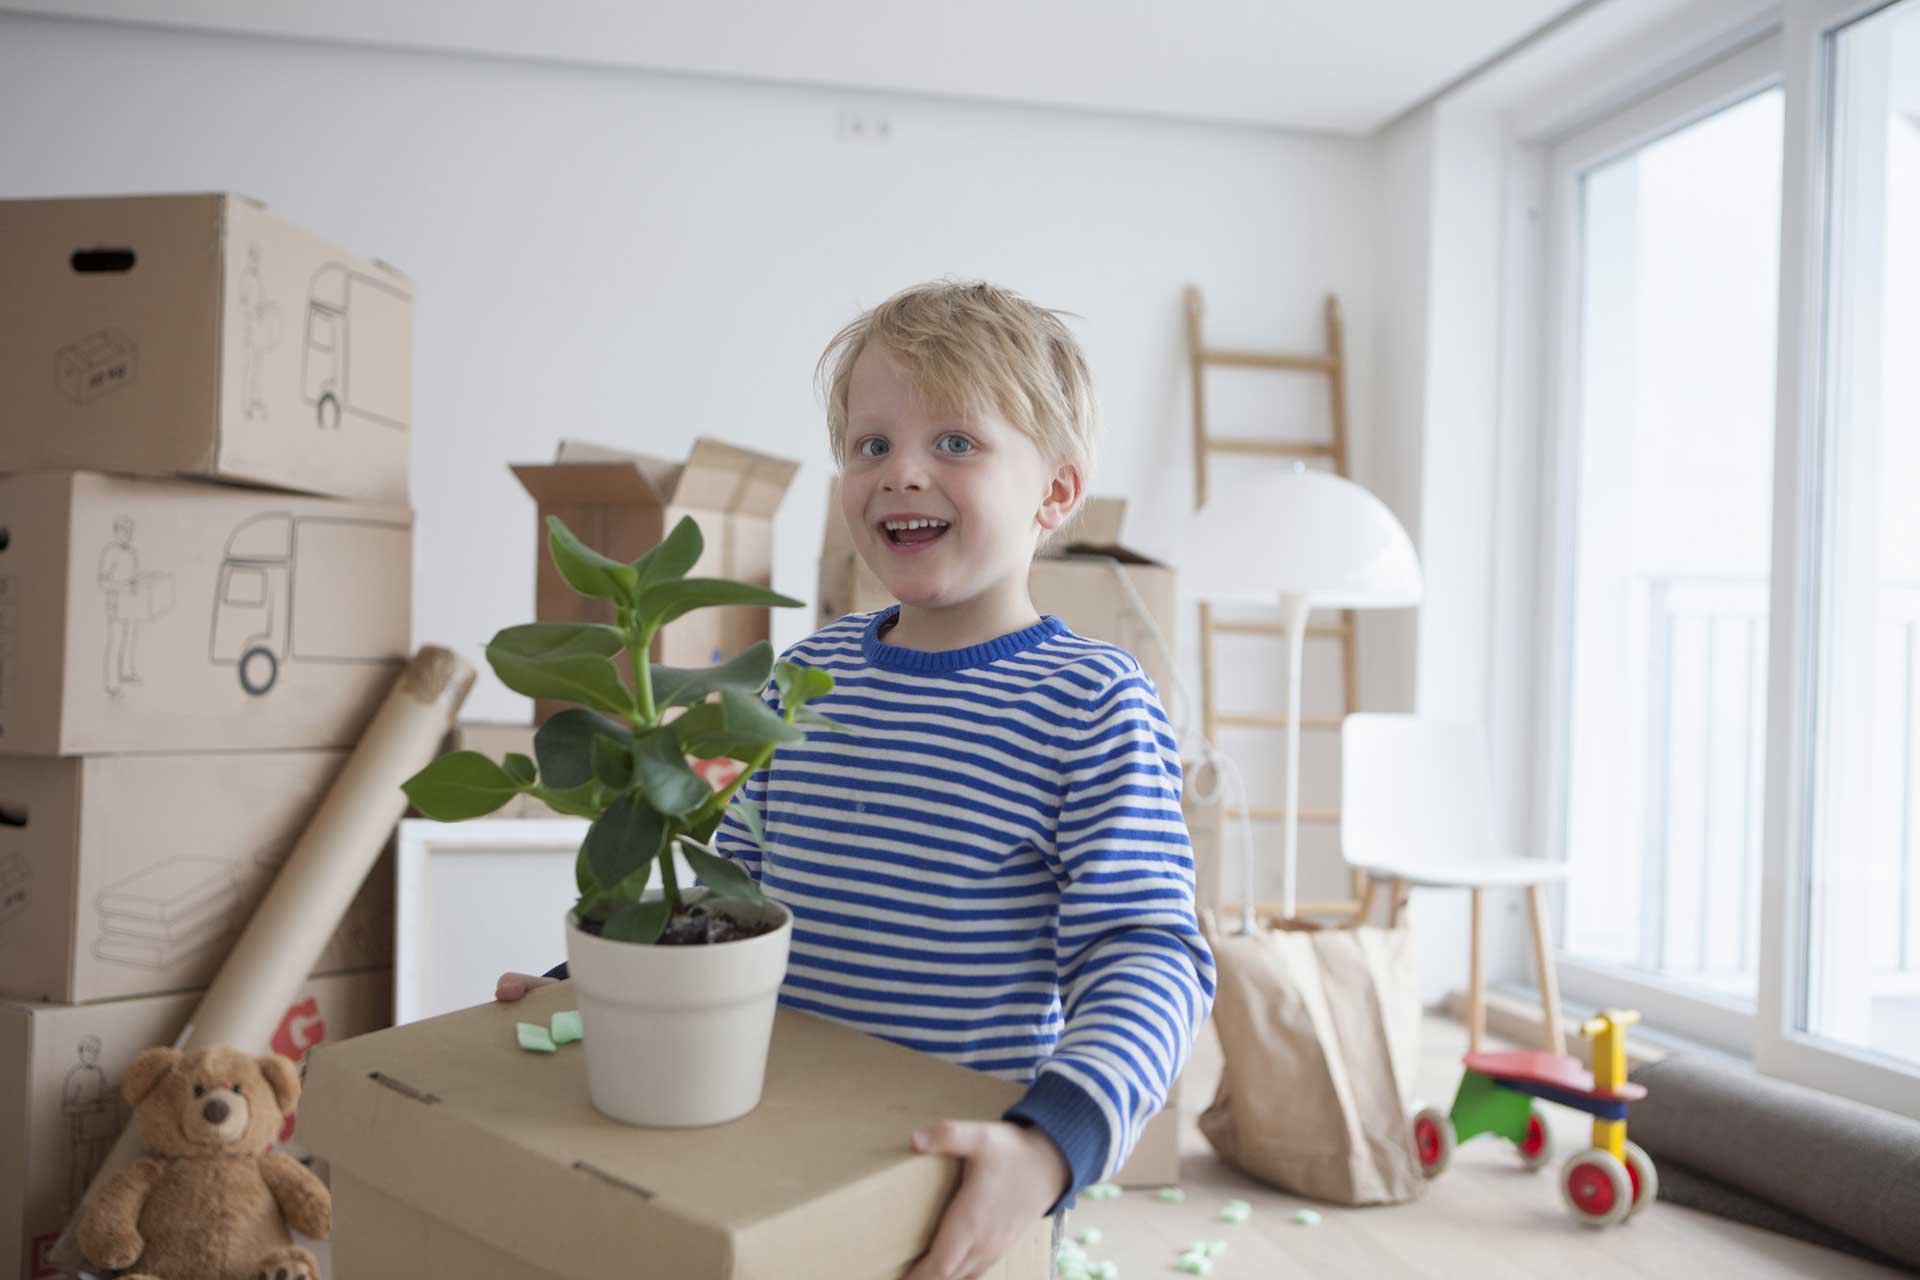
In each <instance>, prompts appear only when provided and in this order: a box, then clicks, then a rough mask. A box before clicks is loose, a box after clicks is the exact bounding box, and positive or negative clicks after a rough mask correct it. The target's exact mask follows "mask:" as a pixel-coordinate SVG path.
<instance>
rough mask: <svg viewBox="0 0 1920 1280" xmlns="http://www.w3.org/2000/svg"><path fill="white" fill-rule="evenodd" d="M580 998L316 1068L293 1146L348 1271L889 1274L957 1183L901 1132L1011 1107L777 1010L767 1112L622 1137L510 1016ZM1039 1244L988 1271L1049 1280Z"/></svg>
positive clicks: (513, 1008) (892, 1049)
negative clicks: (527, 1041)
mask: <svg viewBox="0 0 1920 1280" xmlns="http://www.w3.org/2000/svg"><path fill="white" fill-rule="evenodd" d="M576 1004H577V1000H576V998H575V997H574V994H573V985H572V984H571V983H558V984H556V985H554V986H552V987H547V988H543V989H541V990H539V991H536V992H535V993H533V994H532V995H530V996H528V997H527V999H526V1000H525V1001H523V1002H522V1003H520V1004H518V1005H480V1006H478V1007H475V1008H472V1009H466V1010H462V1011H461V1012H459V1013H451V1014H447V1015H446V1016H444V1017H439V1018H431V1019H428V1020H427V1021H424V1022H416V1023H413V1024H411V1025H409V1026H404V1027H396V1028H394V1029H393V1030H391V1031H383V1032H381V1033H379V1034H378V1035H372V1036H366V1037H363V1038H362V1039H359V1040H355V1041H351V1042H347V1043H343V1044H330V1045H326V1046H324V1047H322V1048H321V1049H320V1050H319V1051H318V1052H316V1053H315V1054H314V1055H313V1057H312V1059H311V1060H310V1061H309V1063H308V1070H307V1096H306V1099H305V1101H304V1102H303V1104H302V1112H301V1125H302V1130H301V1132H302V1133H303V1134H304V1135H305V1138H306V1141H307V1142H308V1143H309V1144H310V1145H311V1146H312V1148H313V1149H314V1150H315V1151H316V1152H318V1153H319V1154H320V1155H321V1156H324V1157H325V1158H326V1159H327V1161H328V1163H329V1166H330V1168H331V1169H332V1172H333V1177H334V1187H335V1196H336V1202H335V1205H334V1232H333V1257H334V1261H335V1266H336V1267H337V1268H338V1274H340V1275H343V1276H354V1277H357V1276H396V1275H452V1274H459V1275H470V1276H478V1277H500V1278H502V1280H504V1278H505V1277H510V1276H511V1277H516V1278H521V1277H535V1276H546V1277H562V1276H565V1277H583V1276H613V1275H639V1274H645V1275H661V1276H676V1277H682V1278H684V1280H718V1278H720V1277H741V1278H748V1277H751V1278H754V1280H773V1278H775V1277H778V1278H779V1280H804V1278H806V1277H814V1276H818V1277H834V1278H835V1280H865V1278H874V1280H878V1278H879V1277H897V1276H899V1275H901V1274H903V1273H904V1272H905V1270H906V1268H907V1266H908V1264H909V1263H910V1262H911V1261H912V1260H913V1259H914V1258H915V1257H917V1256H918V1255H919V1254H920V1253H922V1252H923V1251H924V1250H925V1248H926V1246H927V1244H928V1243H929V1242H930V1241H931V1239H932V1236H933V1231H934V1228H935V1226H936V1224H937V1222H938V1219H939V1215H940V1213H941V1211H942V1210H943V1209H944V1208H945V1206H946V1203H947V1200H948V1197H949V1196H950V1194H951V1192H952V1190H953V1187H954V1186H955V1184H956V1182H957V1180H958V1177H959V1166H958V1164H957V1162H955V1161H952V1160H950V1159H946V1158H943V1157H936V1156H923V1155H916V1154H914V1153H913V1152H911V1151H909V1150H908V1149H907V1137H908V1135H909V1134H910V1133H912V1131H913V1129H914V1128H915V1127H916V1126H918V1125H921V1124H924V1123H926V1122H927V1121H930V1120H936V1119H940V1118H943V1117H949V1116H952V1117H968V1116H973V1117H979V1118H981V1119H993V1118H996V1117H998V1116H999V1115H1000V1113H1001V1112H1002V1111H1003V1110H1005V1109H1006V1108H1007V1107H1008V1106H1010V1105H1012V1103H1013V1102H1014V1101H1015V1100H1016V1099H1018V1098H1019V1096H1020V1094H1021V1092H1022V1089H1021V1087H1020V1086H1019V1085H1017V1084H1014V1083H1012V1082H1010V1081H1006V1080H999V1079H996V1078H994V1077H992V1076H989V1075H985V1074H982V1073H980V1072H977V1071H970V1070H968V1069H967V1068H965V1067H957V1066H953V1065H951V1064H949V1063H945V1062H941V1061H939V1060H938V1059H935V1058H931V1057H928V1056H927V1055H925V1054H921V1053H916V1052H914V1051H913V1050H911V1049H905V1048H902V1047H900V1046H899V1045H895V1044H890V1043H888V1042H887V1041H884V1040H880V1039H877V1038H875V1037H872V1036H868V1035H864V1034H862V1033H860V1032H858V1031H854V1030H851V1029H849V1028H846V1027H842V1026H838V1025H836V1024H834V1023H831V1022H828V1021H826V1020H824V1019H821V1018H816V1017H813V1016H811V1015H809V1014H804V1013H797V1012H794V1011H793V1010H790V1009H781V1010H779V1011H778V1013H777V1014H776V1016H775V1019H774V1027H773V1043H772V1048H771V1055H770V1057H769V1060H768V1064H767V1080H766V1092H765V1094H764V1095H763V1096H762V1099H761V1102H760V1105H759V1107H757V1108H756V1109H755V1110H753V1111H752V1112H750V1113H749V1114H747V1115H746V1116H743V1117H741V1118H740V1119H738V1120H735V1121H732V1122H731V1123H728V1124H722V1125H712V1126H708V1127H705V1128H697V1129H640V1128H632V1127H629V1126H627V1125H623V1124H620V1123H618V1122H617V1121H613V1120H609V1119H607V1118H606V1117H604V1116H602V1115H600V1113H599V1112H597V1111H595V1110H594V1109H593V1105H592V1103H591V1102H589V1101H588V1097H587V1078H586V1058H585V1055H584V1054H583V1053H581V1052H580V1051H579V1050H578V1048H577V1047H568V1048H563V1049H562V1050H561V1051H560V1052H559V1053H558V1054H532V1053H526V1052H524V1051H522V1050H521V1049H520V1048H519V1047H518V1046H517V1045H516V1043H515V1040H514V1030H513V1028H514V1023H515V1022H518V1021H533V1022H542V1023H544V1022H545V1021H547V1020H548V1018H549V1017H551V1015H552V1014H553V1012H554V1011H556V1010H560V1009H570V1008H573V1007H575V1006H576ZM587 1034H588V1035H592V1034H593V1028H592V1027H591V1026H589V1027H588V1028H587ZM1049 1237H1050V1226H1049V1223H1048V1222H1047V1221H1046V1220H1045V1219H1041V1220H1040V1221H1037V1222H1035V1223H1034V1225H1033V1227H1032V1229H1031V1230H1029V1231H1028V1232H1027V1233H1026V1234H1025V1235H1023V1236H1022V1237H1021V1238H1020V1239H1019V1240H1018V1241H1017V1242H1016V1243H1015V1244H1014V1246H1013V1248H1012V1249H1011V1250H1010V1251H1009V1253H1008V1255H1007V1256H1006V1258H1005V1259H1003V1261H1002V1262H1001V1264H1000V1266H998V1267H996V1268H995V1269H993V1270H992V1271H989V1272H987V1273H985V1274H987V1275H989V1276H993V1277H997V1278H1001V1280H1043V1278H1044V1277H1046V1276H1049V1275H1050V1274H1051V1273H1052V1269H1053V1267H1052V1263H1053V1260H1052V1258H1051V1257H1050V1256H1049V1252H1050V1243H1051V1242H1050V1238H1049ZM447 1260H457V1262H454V1263H451V1264H450V1263H449V1262H448V1261H447Z"/></svg>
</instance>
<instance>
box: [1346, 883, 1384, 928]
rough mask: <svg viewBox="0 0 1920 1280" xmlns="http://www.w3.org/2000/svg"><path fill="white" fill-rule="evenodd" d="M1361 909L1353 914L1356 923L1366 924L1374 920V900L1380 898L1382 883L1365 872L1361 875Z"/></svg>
mask: <svg viewBox="0 0 1920 1280" xmlns="http://www.w3.org/2000/svg"><path fill="white" fill-rule="evenodd" d="M1360 884H1361V889H1360V909H1359V910H1358V911H1356V912H1354V914H1353V918H1354V920H1355V922H1356V923H1359V924H1365V923H1366V922H1367V921H1369V920H1371V919H1372V918H1373V900H1374V899H1375V898H1377V897H1379V896H1380V882H1379V881H1378V880H1376V879H1374V878H1373V877H1372V876H1370V875H1367V874H1366V873H1365V872H1361V873H1360Z"/></svg>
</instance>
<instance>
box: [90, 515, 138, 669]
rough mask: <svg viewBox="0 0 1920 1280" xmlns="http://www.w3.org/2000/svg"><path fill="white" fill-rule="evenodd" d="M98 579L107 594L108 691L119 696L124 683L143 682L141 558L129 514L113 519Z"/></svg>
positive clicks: (101, 559) (102, 553)
mask: <svg viewBox="0 0 1920 1280" xmlns="http://www.w3.org/2000/svg"><path fill="white" fill-rule="evenodd" d="M99 578H100V589H101V590H102V591H104V592H106V593H107V659H106V676H107V692H108V693H110V694H112V695H113V696H114V697H116V698H117V697H119V696H120V692H121V689H122V688H123V686H125V685H129V684H139V683H140V672H139V671H138V670H137V668H136V662H135V658H136V653H135V644H134V642H135V639H136V638H137V633H136V631H135V628H136V627H137V625H138V623H139V613H140V611H139V609H138V608H136V606H135V600H134V597H135V595H136V594H137V593H138V591H139V589H140V557H139V556H138V555H137V554H135V552H134V549H133V521H132V520H131V519H129V518H128V517H126V516H121V517H120V518H119V519H118V520H115V521H114V522H113V541H112V542H110V543H108V544H107V549H106V550H105V551H102V552H101V553H100V574H99Z"/></svg>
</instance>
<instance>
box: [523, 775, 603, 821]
mask: <svg viewBox="0 0 1920 1280" xmlns="http://www.w3.org/2000/svg"><path fill="white" fill-rule="evenodd" d="M594 785H595V784H594V783H593V781H592V780H591V779H589V780H588V781H586V782H583V783H581V784H580V785H579V786H577V787H567V788H564V789H560V788H555V787H543V786H537V785H536V786H533V787H529V788H528V789H527V794H528V795H530V796H532V797H533V798H534V799H536V800H538V801H539V802H540V803H542V804H544V805H546V806H547V808H549V809H551V810H553V811H554V812H555V813H564V814H566V815H567V816H568V817H569V818H597V817H599V816H600V813H601V805H600V803H599V801H597V800H596V799H595V798H594V794H593V792H594Z"/></svg>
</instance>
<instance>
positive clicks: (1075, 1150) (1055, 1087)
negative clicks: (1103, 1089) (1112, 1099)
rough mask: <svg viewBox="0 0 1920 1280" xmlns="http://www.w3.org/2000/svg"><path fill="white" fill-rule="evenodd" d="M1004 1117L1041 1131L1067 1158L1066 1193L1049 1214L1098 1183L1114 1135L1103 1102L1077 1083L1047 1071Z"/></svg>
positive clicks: (1059, 1209) (1071, 1204) (1057, 1211)
mask: <svg viewBox="0 0 1920 1280" xmlns="http://www.w3.org/2000/svg"><path fill="white" fill-rule="evenodd" d="M1000 1118H1001V1119H1002V1120H1008V1121H1011V1122H1012V1123H1014V1124H1017V1125H1023V1126H1030V1127H1032V1128H1036V1129H1038V1130H1040V1132H1042V1133H1044V1134H1046V1135H1047V1137H1049V1138H1051V1139H1053V1145H1054V1146H1056V1147H1059V1148H1060V1154H1061V1155H1063V1156H1065V1157H1066V1158H1067V1167H1068V1168H1069V1169H1070V1170H1071V1171H1072V1172H1071V1177H1070V1180H1069V1181H1068V1183H1067V1190H1066V1194H1064V1195H1062V1196H1061V1197H1060V1198H1059V1199H1058V1200H1056V1201H1055V1202H1054V1203H1053V1206H1052V1207H1051V1208H1049V1209H1048V1210H1047V1214H1048V1216H1049V1217H1051V1216H1052V1215H1054V1214H1056V1213H1059V1212H1060V1211H1061V1210H1063V1209H1071V1208H1073V1201H1074V1197H1076V1196H1078V1195H1079V1194H1080V1189H1081V1188H1082V1187H1085V1186H1087V1185H1089V1184H1090V1183H1093V1182H1097V1181H1098V1180H1099V1178H1100V1171H1101V1170H1102V1169H1104V1168H1106V1164H1107V1150H1108V1148H1109V1147H1110V1146H1111V1145H1112V1141H1113V1135H1112V1134H1110V1133H1108V1132H1107V1119H1106V1117H1105V1116H1104V1115H1102V1114H1101V1112H1100V1105H1099V1104H1098V1103H1097V1102H1095V1101H1094V1100H1093V1098H1092V1097H1091V1096H1090V1095H1089V1094H1088V1093H1087V1091H1086V1090H1084V1089H1082V1088H1081V1087H1080V1086H1079V1085H1077V1084H1073V1083H1071V1082H1070V1081H1068V1080H1065V1079H1062V1078H1061V1077H1060V1076H1057V1075H1048V1074H1046V1073H1044V1072H1043V1073H1041V1075H1040V1076H1039V1077H1037V1078H1036V1079H1035V1080H1034V1082H1033V1087H1032V1088H1030V1089H1028V1090H1027V1096H1026V1097H1024V1098H1022V1099H1020V1101H1018V1102H1016V1103H1014V1104H1013V1105H1012V1106H1011V1107H1009V1108H1007V1111H1006V1114H1004V1115H1002V1116H1001V1117H1000Z"/></svg>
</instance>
